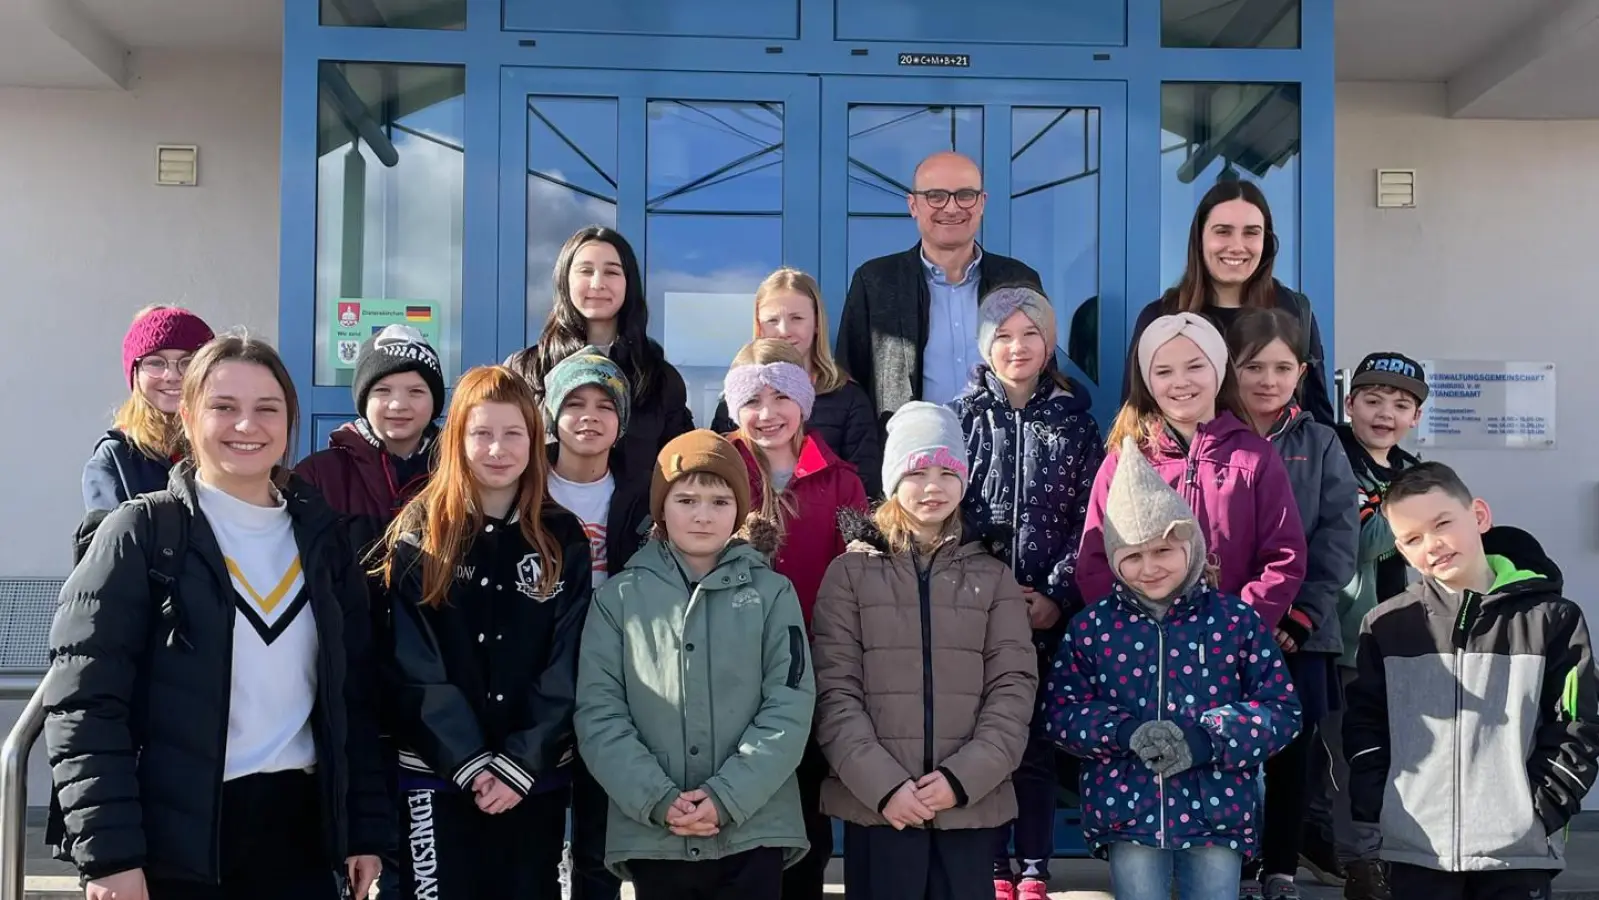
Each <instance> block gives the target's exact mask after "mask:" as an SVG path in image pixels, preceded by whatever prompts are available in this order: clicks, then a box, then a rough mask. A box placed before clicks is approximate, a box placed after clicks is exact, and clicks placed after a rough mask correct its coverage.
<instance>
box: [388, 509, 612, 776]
mask: <svg viewBox="0 0 1599 900" xmlns="http://www.w3.org/2000/svg"><path fill="white" fill-rule="evenodd" d="M543 525H544V528H545V529H546V530H547V531H548V532H549V533H550V534H551V535H552V536H553V537H554V538H555V539H556V541H557V542H558V543H559V545H560V547H561V559H560V560H559V562H558V565H559V566H560V572H561V574H560V577H559V579H558V580H557V581H556V583H555V586H554V589H553V590H552V591H549V592H544V591H541V590H540V589H539V586H538V585H539V580H540V579H539V576H540V574H541V573H542V572H543V571H544V568H545V567H546V566H549V565H552V564H557V563H555V561H552V560H546V559H543V558H541V557H540V555H539V553H538V552H537V551H536V550H535V549H533V547H531V546H530V545H529V544H528V542H527V541H526V540H525V539H524V538H523V536H522V531H521V528H520V525H519V523H518V522H517V519H516V513H515V512H514V511H513V512H512V514H511V517H510V518H509V519H508V520H494V519H486V520H484V522H483V525H482V529H481V530H480V531H479V532H478V533H477V534H476V535H474V536H473V538H472V540H471V544H470V545H469V546H468V547H467V549H466V552H465V553H464V554H463V556H462V558H461V561H460V562H459V564H457V565H456V567H455V576H454V579H453V580H452V581H451V584H450V590H449V593H448V595H447V596H446V597H445V600H444V602H443V603H441V604H440V605H438V606H437V607H433V606H426V605H424V604H423V603H422V566H421V564H420V562H421V549H420V538H419V537H417V536H414V535H408V536H407V537H406V538H405V539H404V540H402V542H401V543H399V544H398V545H397V546H396V547H395V549H394V553H395V563H396V569H395V571H396V572H397V573H398V574H397V578H396V581H395V584H394V588H393V589H392V602H393V609H394V660H393V662H394V669H395V680H396V681H397V682H398V688H397V694H398V696H397V698H396V707H397V719H398V721H397V722H396V725H395V732H396V743H397V744H398V746H399V762H400V767H401V768H402V769H409V770H411V771H420V772H428V773H432V774H434V775H436V776H438V777H440V778H447V779H449V780H451V781H453V782H455V783H456V784H457V785H458V786H460V787H462V788H463V789H464V788H468V787H470V786H471V784H472V780H473V779H474V778H476V777H477V775H478V773H480V772H482V771H483V770H485V769H488V770H490V771H492V772H493V773H494V774H495V776H497V777H498V778H499V779H500V780H501V781H503V782H505V784H506V785H508V786H510V787H511V788H513V789H514V790H516V791H517V793H519V794H522V795H524V796H525V795H527V794H529V793H534V792H539V791H542V790H544V789H546V788H549V787H554V786H558V785H559V784H560V783H562V782H564V780H565V778H566V775H567V770H566V769H565V768H564V767H565V766H566V765H567V764H568V763H570V762H571V760H572V756H573V748H574V746H575V742H576V737H575V734H574V732H573V729H572V713H573V710H574V709H575V707H576V704H577V697H576V689H577V645H578V638H579V637H580V636H581V635H582V632H583V621H584V618H585V616H586V615H587V614H588V604H589V595H590V593H591V590H590V581H591V574H592V570H591V568H590V563H589V543H588V538H587V536H585V535H584V533H583V527H582V525H581V524H580V523H579V522H578V520H577V517H576V516H573V515H572V514H571V513H569V512H567V511H566V510H564V509H562V508H561V507H560V506H559V505H557V504H556V503H554V502H553V501H547V502H546V503H545V506H544V514H543Z"/></svg>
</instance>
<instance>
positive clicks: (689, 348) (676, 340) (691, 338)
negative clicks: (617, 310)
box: [664, 290, 755, 369]
mask: <svg viewBox="0 0 1599 900" xmlns="http://www.w3.org/2000/svg"><path fill="white" fill-rule="evenodd" d="M665 331H666V334H665V337H666V342H665V347H664V349H665V350H666V358H667V359H670V360H671V361H672V364H673V365H676V366H714V367H717V368H722V369H725V368H727V364H728V363H730V362H732V361H733V357H734V356H735V355H736V354H737V353H738V351H739V350H740V349H741V348H743V346H744V345H745V344H747V343H749V342H750V336H751V335H752V334H753V333H754V331H755V292H754V291H753V290H752V291H749V292H747V293H740V294H711V293H697V292H696V293H690V292H687V291H667V292H666V329H665Z"/></svg>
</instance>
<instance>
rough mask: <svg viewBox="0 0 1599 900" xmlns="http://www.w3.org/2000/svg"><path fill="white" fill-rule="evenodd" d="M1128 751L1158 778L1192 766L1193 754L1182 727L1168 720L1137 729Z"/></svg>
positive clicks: (1146, 723)
mask: <svg viewBox="0 0 1599 900" xmlns="http://www.w3.org/2000/svg"><path fill="white" fill-rule="evenodd" d="M1128 749H1130V750H1132V751H1133V755H1135V756H1137V757H1138V758H1139V759H1140V760H1142V761H1143V763H1144V765H1145V766H1148V767H1149V770H1150V771H1151V772H1154V773H1155V774H1156V775H1159V776H1161V777H1162V778H1170V777H1172V776H1173V775H1178V774H1181V773H1183V772H1186V771H1188V770H1189V769H1190V768H1192V767H1193V765H1194V753H1193V750H1192V748H1190V747H1189V746H1188V738H1187V737H1186V736H1185V735H1184V734H1183V729H1182V726H1180V725H1178V724H1177V723H1176V722H1173V721H1171V720H1169V719H1158V720H1156V721H1154V722H1145V723H1144V724H1142V725H1140V726H1138V728H1137V730H1135V731H1134V732H1133V735H1132V738H1131V739H1130V740H1129V741H1128Z"/></svg>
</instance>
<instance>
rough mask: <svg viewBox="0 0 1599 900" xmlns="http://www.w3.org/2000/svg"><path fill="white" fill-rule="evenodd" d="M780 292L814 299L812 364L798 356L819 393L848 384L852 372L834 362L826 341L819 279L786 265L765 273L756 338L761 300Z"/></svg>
mask: <svg viewBox="0 0 1599 900" xmlns="http://www.w3.org/2000/svg"><path fill="white" fill-rule="evenodd" d="M779 294H799V295H800V296H802V297H807V298H809V299H810V301H811V314H812V316H813V317H814V318H815V319H816V334H815V336H814V337H813V338H812V339H811V353H810V356H811V359H810V364H809V365H806V363H805V360H804V358H803V357H802V358H800V359H799V360H797V364H798V365H799V366H800V367H801V368H804V369H809V370H810V373H811V382H812V383H813V384H815V385H816V393H818V394H830V393H832V392H833V391H836V390H838V389H839V388H841V387H843V386H844V385H846V384H848V383H849V376H848V375H845V374H844V370H843V369H841V368H839V367H838V363H837V362H834V360H833V351H832V349H831V348H829V347H828V345H827V307H826V306H824V305H823V304H822V289H821V287H820V286H818V285H817V283H816V279H814V278H812V277H811V276H809V275H807V274H806V273H804V272H802V271H800V270H799V269H794V268H790V267H788V266H784V267H783V268H781V269H778V270H777V271H776V272H773V273H772V274H770V275H768V276H766V280H765V281H762V282H761V286H760V287H758V288H756V289H755V339H756V340H760V339H761V337H762V335H761V304H762V303H765V302H766V301H768V300H770V299H772V298H773V297H776V296H777V295H779ZM785 362H787V360H785ZM735 365H736V363H735Z"/></svg>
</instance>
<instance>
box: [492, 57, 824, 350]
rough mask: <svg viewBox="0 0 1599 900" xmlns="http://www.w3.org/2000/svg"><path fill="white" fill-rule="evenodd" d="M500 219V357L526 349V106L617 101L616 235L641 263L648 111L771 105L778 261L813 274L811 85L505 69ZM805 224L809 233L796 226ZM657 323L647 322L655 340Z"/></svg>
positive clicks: (775, 79)
mask: <svg viewBox="0 0 1599 900" xmlns="http://www.w3.org/2000/svg"><path fill="white" fill-rule="evenodd" d="M501 80H502V86H503V87H502V94H501V113H500V114H501V133H500V184H499V188H500V219H499V294H498V296H499V349H498V352H499V357H498V358H504V357H505V356H506V355H508V354H510V353H511V352H513V351H515V350H518V349H520V348H521V347H523V346H525V345H526V340H525V338H524V335H525V333H526V327H527V325H528V323H527V321H526V316H525V309H526V290H527V283H526V280H527V270H526V265H525V263H526V252H527V251H526V248H527V216H528V208H527V190H526V182H525V179H526V177H527V171H528V167H527V161H528V146H527V128H526V120H527V115H528V103H529V98H531V97H535V96H563V97H603V98H615V99H616V100H617V105H618V110H617V131H618V133H617V146H618V154H619V158H618V160H617V167H618V173H617V174H618V178H617V182H618V197H617V220H616V227H617V230H618V231H620V232H621V233H622V234H624V235H626V236H627V237H628V240H629V242H631V243H633V244H634V249H635V251H636V252H638V254H639V255H640V257H641V258H643V257H645V256H646V253H647V250H646V243H645V242H646V234H647V229H646V227H645V226H646V220H647V214H646V198H645V168H646V153H647V149H648V148H647V136H646V134H645V110H646V104H647V103H648V102H649V101H650V100H652V99H661V98H685V99H693V100H699V101H711V102H714V101H721V100H727V101H746V102H747V101H767V102H779V103H782V104H783V108H784V110H785V117H784V132H785V137H784V148H783V220H784V227H783V260H784V263H785V264H786V265H791V266H795V267H797V268H801V269H804V270H805V271H815V269H816V264H817V259H818V256H817V252H818V251H817V229H816V228H815V227H814V223H815V222H816V217H817V196H818V183H817V170H818V166H817V162H816V154H817V152H818V148H817V147H816V146H815V142H814V140H807V137H808V136H814V135H815V134H816V132H817V127H818V123H817V97H816V95H817V86H816V80H815V79H814V78H807V77H804V76H797V75H767V74H741V75H738V76H736V77H729V76H726V75H713V74H705V73H677V72H653V71H614V70H597V69H527V68H520V67H518V68H510V67H508V68H505V69H503V70H502V76H501ZM804 223H810V224H811V227H801V226H803V225H804ZM661 327H662V320H661V317H660V316H658V315H657V316H654V317H653V318H652V319H651V322H650V329H651V332H652V336H654V337H656V339H657V340H659V339H660V336H661V335H660V333H659V330H660V329H661Z"/></svg>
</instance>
